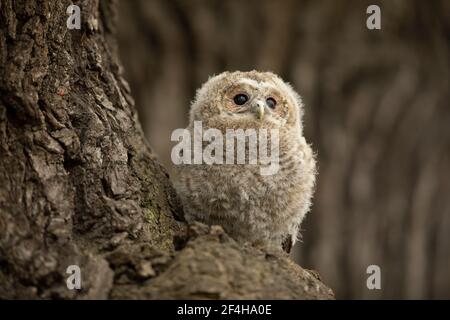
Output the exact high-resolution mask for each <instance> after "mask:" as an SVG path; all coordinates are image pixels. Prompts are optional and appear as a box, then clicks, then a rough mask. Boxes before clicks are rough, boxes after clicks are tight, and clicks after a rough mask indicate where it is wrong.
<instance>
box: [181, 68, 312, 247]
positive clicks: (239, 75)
mask: <svg viewBox="0 0 450 320" xmlns="http://www.w3.org/2000/svg"><path fill="white" fill-rule="evenodd" d="M302 116H303V104H302V102H301V99H300V96H299V95H298V94H297V93H296V92H295V91H294V90H293V89H292V87H291V86H290V85H289V84H287V83H285V82H283V80H281V79H280V78H279V77H278V76H276V75H275V74H273V73H270V72H256V71H251V72H224V73H222V74H220V75H217V76H214V77H212V78H210V79H209V80H208V81H207V82H206V83H205V84H204V85H203V86H202V87H201V88H200V89H199V90H198V91H197V94H196V98H195V101H194V102H193V103H192V106H191V111H190V123H189V126H188V127H187V129H186V131H185V133H187V134H190V138H189V139H188V140H189V141H188V142H189V143H190V144H189V148H188V149H187V150H186V149H185V150H183V151H182V152H181V157H184V159H185V160H186V159H188V160H189V158H190V157H192V158H196V157H197V158H196V160H197V161H195V160H194V161H192V162H189V161H188V162H186V161H185V162H183V163H181V164H179V165H176V167H175V168H176V172H175V187H176V189H177V192H178V193H179V196H180V198H181V201H182V204H183V207H184V212H185V216H186V219H187V220H188V221H200V222H203V223H206V224H209V225H220V226H222V227H223V228H224V229H225V231H226V232H227V233H228V234H229V235H230V236H232V237H233V238H234V239H236V240H237V241H239V242H250V243H252V244H255V245H260V246H275V247H283V248H284V249H285V250H287V251H288V250H290V246H292V245H293V244H294V243H295V241H296V240H297V236H298V230H299V227H300V223H301V222H302V220H303V218H304V216H305V214H306V213H307V212H308V210H309V207H310V205H311V198H312V195H313V190H314V183H315V175H316V164H315V160H314V155H313V152H312V150H311V147H310V146H309V145H308V144H307V143H306V141H305V138H304V137H303V127H302ZM199 128H200V129H201V130H203V132H205V130H207V131H210V132H212V133H214V134H212V135H207V134H206V132H205V134H204V135H203V136H202V134H203V133H202V132H198V131H199ZM211 130H214V131H211ZM230 130H231V131H230ZM232 130H234V132H235V133H236V132H237V133H241V134H242V133H243V132H244V136H243V137H240V136H239V134H235V136H231V135H230V136H228V135H227V134H229V133H230V132H232ZM252 132H256V133H257V134H258V133H263V132H265V133H266V134H265V136H264V135H262V134H261V135H259V137H256V140H254V141H253V144H252V143H250V140H251V138H252V137H253V135H252V134H251V133H252ZM220 134H222V137H223V139H222V140H221V141H220V139H221V137H220ZM199 135H200V136H202V138H203V139H202V141H201V142H200V145H198V144H197V146H195V142H194V143H192V137H194V136H197V138H198V136H199ZM206 136H208V137H207V139H205V137H206ZM211 136H214V139H213V138H211ZM261 136H264V137H267V141H268V143H267V146H265V148H266V151H267V153H268V154H270V155H269V157H268V158H267V157H266V159H265V162H264V161H262V159H261V158H258V156H261V155H263V154H262V151H263V150H264V148H263V147H264V146H263V145H261V143H263V142H264V141H263V139H261ZM230 137H232V138H233V139H234V138H236V140H234V141H231V140H229V139H228V138H230ZM184 138H186V136H184ZM273 138H277V139H273ZM186 139H187V138H186ZM195 139H196V138H194V140H195ZM239 139H240V140H239ZM211 141H214V143H215V146H214V148H211V146H209V151H211V149H213V152H210V156H211V157H213V158H214V159H215V162H214V161H212V162H211V161H207V159H206V158H207V157H206V154H200V155H199V154H198V152H199V150H200V152H201V151H202V150H206V148H208V143H209V142H211ZM255 141H256V148H255ZM184 142H186V141H184ZM240 142H241V144H240ZM242 142H243V144H242ZM246 142H247V143H246ZM199 146H200V149H199V148H198V147H199ZM222 148H223V150H222ZM230 149H231V150H230ZM196 152H197V153H196ZM239 152H241V153H242V155H241V156H242V157H244V158H245V159H246V160H248V161H247V162H244V163H243V162H242V161H241V162H239V161H234V162H232V161H230V160H233V159H234V160H236V159H239ZM252 155H253V156H255V155H256V158H255V157H253V158H252V157H251V156H252ZM274 155H275V156H276V157H274ZM233 156H235V157H234V158H233ZM228 157H230V158H228ZM242 157H241V160H242ZM268 159H269V160H268ZM199 160H203V161H199ZM268 161H269V162H271V161H273V162H274V163H268ZM178 163H179V162H178ZM268 165H273V168H274V170H272V172H270V171H269V173H267V172H266V173H264V171H262V169H264V168H267V167H268Z"/></svg>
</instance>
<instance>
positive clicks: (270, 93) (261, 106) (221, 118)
mask: <svg viewBox="0 0 450 320" xmlns="http://www.w3.org/2000/svg"><path fill="white" fill-rule="evenodd" d="M301 115H302V103H301V100H300V97H299V96H298V95H297V94H296V93H295V92H294V91H293V89H292V88H291V87H290V86H289V85H288V84H286V83H285V82H283V81H282V80H281V79H280V78H279V77H277V76H276V75H274V74H273V73H269V72H256V71H251V72H233V73H229V72H225V73H222V74H220V75H218V76H215V77H213V78H211V79H209V80H208V81H207V82H206V83H205V84H204V85H203V86H202V88H200V90H199V91H198V92H197V97H196V101H195V102H194V103H193V105H192V111H191V121H192V120H196V121H198V120H201V121H204V122H207V125H208V126H210V127H217V126H218V125H219V126H220V124H222V125H223V124H228V125H229V126H232V127H242V128H254V127H266V128H281V127H293V126H297V128H299V129H301Z"/></svg>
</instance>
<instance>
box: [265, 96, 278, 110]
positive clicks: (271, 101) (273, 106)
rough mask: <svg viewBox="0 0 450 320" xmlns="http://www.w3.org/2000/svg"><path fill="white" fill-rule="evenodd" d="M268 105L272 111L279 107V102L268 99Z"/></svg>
mask: <svg viewBox="0 0 450 320" xmlns="http://www.w3.org/2000/svg"><path fill="white" fill-rule="evenodd" d="M266 103H267V106H268V107H269V108H270V109H275V106H276V105H277V101H276V100H275V99H274V98H267V99H266Z"/></svg>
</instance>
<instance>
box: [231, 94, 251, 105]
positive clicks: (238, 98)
mask: <svg viewBox="0 0 450 320" xmlns="http://www.w3.org/2000/svg"><path fill="white" fill-rule="evenodd" d="M233 101H234V103H236V104H237V105H238V106H242V105H243V104H244V103H246V102H247V101H248V96H247V95H246V94H243V93H239V94H237V95H235V96H234V98H233Z"/></svg>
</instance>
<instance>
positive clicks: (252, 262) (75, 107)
mask: <svg viewBox="0 0 450 320" xmlns="http://www.w3.org/2000/svg"><path fill="white" fill-rule="evenodd" d="M77 4H78V5H79V6H80V7H81V21H82V25H81V30H69V29H68V28H67V27H66V20H67V18H68V15H67V14H66V9H67V7H68V6H69V5H71V2H70V1H52V0H40V1H38V0H22V1H12V0H0V62H1V63H0V181H1V184H0V298H3V299H4V298H151V299H157V298H184V299H189V298H295V299H302V298H305V299H312V298H321V299H327V298H332V292H331V290H330V289H328V288H327V287H326V286H324V285H323V284H322V283H321V282H320V281H319V280H318V279H316V278H315V277H314V276H313V275H312V274H311V273H309V272H307V271H306V270H304V269H302V268H300V267H299V266H297V265H296V264H295V263H293V262H292V261H291V260H290V259H289V257H287V256H286V255H283V254H282V253H279V252H265V251H262V250H259V249H256V248H253V247H249V246H240V245H238V244H237V243H236V242H234V241H233V240H232V239H230V238H229V237H228V236H227V235H226V234H225V233H224V232H223V230H222V229H221V228H220V227H207V226H204V225H201V224H194V225H191V226H187V225H186V224H185V222H183V221H182V218H181V217H182V209H181V208H180V205H179V202H178V200H177V196H176V194H175V192H174V190H173V188H172V186H171V184H170V181H169V179H168V175H167V174H166V171H165V170H164V168H163V167H162V166H161V165H159V164H158V162H157V161H156V160H155V157H154V156H153V155H152V152H151V151H150V149H149V147H148V146H147V144H146V142H145V140H144V138H143V134H142V130H141V128H140V125H139V122H138V119H137V114H136V110H135V108H134V102H133V99H132V98H131V96H130V89H129V87H128V85H127V83H126V81H125V80H124V79H123V77H122V70H121V65H120V63H119V61H118V59H117V49H116V44H115V39H114V37H115V16H116V3H115V1H94V0H85V1H79V2H77ZM163 111H164V110H161V112H163ZM70 265H78V266H79V267H80V269H81V290H69V289H68V287H67V285H66V279H67V277H68V276H69V274H67V273H66V270H67V267H68V266H70Z"/></svg>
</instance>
